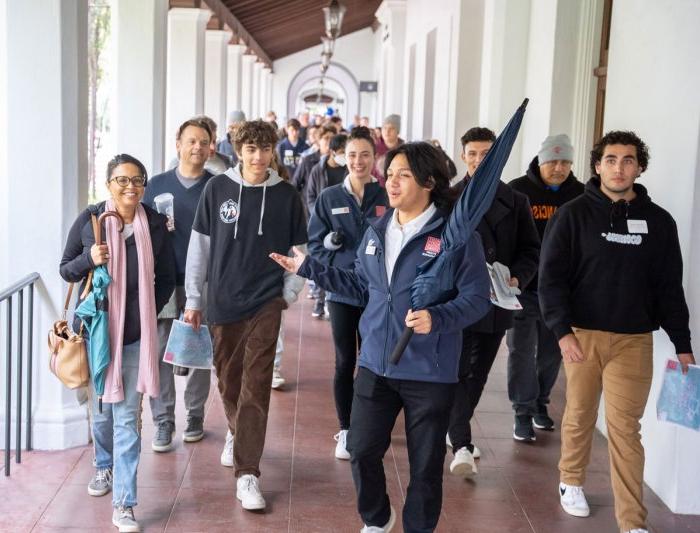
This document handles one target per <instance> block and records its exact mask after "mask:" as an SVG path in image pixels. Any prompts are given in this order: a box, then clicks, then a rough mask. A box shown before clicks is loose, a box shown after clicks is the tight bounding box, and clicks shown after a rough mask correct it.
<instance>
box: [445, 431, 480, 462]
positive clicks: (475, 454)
mask: <svg viewBox="0 0 700 533" xmlns="http://www.w3.org/2000/svg"><path fill="white" fill-rule="evenodd" d="M445 444H447V445H448V446H449V447H450V448H452V441H451V440H450V434H449V433H448V434H447V435H445ZM472 457H473V458H474V459H481V450H480V449H479V447H478V446H474V451H473V452H472Z"/></svg>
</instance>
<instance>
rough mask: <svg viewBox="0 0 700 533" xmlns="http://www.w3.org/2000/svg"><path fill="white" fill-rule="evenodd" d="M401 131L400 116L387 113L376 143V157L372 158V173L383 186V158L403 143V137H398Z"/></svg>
mask: <svg viewBox="0 0 700 533" xmlns="http://www.w3.org/2000/svg"><path fill="white" fill-rule="evenodd" d="M400 131H401V116H400V115H388V116H387V117H386V118H385V119H384V120H383V121H382V137H381V138H380V139H379V140H378V141H377V143H376V148H377V150H376V154H375V155H376V158H375V160H374V170H373V171H372V175H373V176H374V177H375V178H377V181H379V184H380V185H381V186H382V187H384V182H385V179H384V159H385V158H386V154H387V152H388V151H389V150H393V149H394V148H396V147H397V146H399V145H401V144H403V142H404V141H403V139H401V138H400V137H399V132H400Z"/></svg>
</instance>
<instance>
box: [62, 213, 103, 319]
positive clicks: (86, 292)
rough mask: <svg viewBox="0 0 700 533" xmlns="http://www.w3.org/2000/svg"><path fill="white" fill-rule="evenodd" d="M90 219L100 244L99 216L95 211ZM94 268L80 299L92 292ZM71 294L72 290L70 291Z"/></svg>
mask: <svg viewBox="0 0 700 533" xmlns="http://www.w3.org/2000/svg"><path fill="white" fill-rule="evenodd" d="M90 219H91V220H92V232H93V234H94V235H95V244H98V245H99V244H100V239H101V237H100V233H101V232H100V225H99V223H98V222H97V217H96V216H95V213H91V214H90ZM92 272H93V271H92V270H91V271H90V273H89V274H88V275H87V281H86V282H85V289H83V293H82V294H81V295H80V299H81V300H84V299H85V297H86V296H87V295H88V294H89V293H90V289H92ZM69 294H70V292H69ZM67 308H68V303H67V302H66V309H67Z"/></svg>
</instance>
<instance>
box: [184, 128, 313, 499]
mask: <svg viewBox="0 0 700 533" xmlns="http://www.w3.org/2000/svg"><path fill="white" fill-rule="evenodd" d="M276 135H277V134H276V131H275V129H274V127H273V126H272V125H270V124H269V123H267V122H263V121H262V120H255V121H251V122H246V123H244V124H243V125H241V126H240V127H239V128H238V129H237V130H236V132H235V134H234V137H233V141H234V147H235V149H236V153H237V154H238V158H239V164H238V165H236V166H235V167H234V168H231V169H229V170H227V171H226V173H225V174H221V175H219V176H215V177H213V178H211V179H210V180H209V182H208V183H207V185H206V187H205V188H204V192H203V193H202V198H201V200H200V202H199V206H198V207H197V214H196V215H195V220H194V225H193V226H192V236H191V238H190V245H189V249H188V251H187V268H186V272H185V291H186V293H187V303H186V310H185V321H186V322H189V323H190V324H192V326H193V327H194V328H195V329H196V328H198V327H199V324H200V322H201V315H202V291H203V289H204V281H205V280H207V281H208V284H209V285H208V292H207V308H206V309H207V316H208V322H209V325H210V329H211V333H212V336H213V338H214V367H215V368H216V374H217V376H218V378H219V380H218V387H219V393H220V394H221V399H222V402H223V405H224V412H225V413H226V418H227V420H228V427H229V434H228V435H227V437H226V445H225V446H224V450H223V452H222V454H221V462H222V464H224V465H225V466H233V467H234V468H235V475H236V477H237V478H238V480H237V484H236V497H237V498H238V499H239V500H240V501H241V504H242V506H243V508H244V509H247V510H261V509H264V508H265V499H264V498H263V496H262V493H261V491H260V485H259V483H258V477H259V476H260V458H261V457H262V453H263V447H264V445H265V432H266V428H267V414H268V408H269V406H270V382H271V381H272V372H273V361H274V358H275V348H276V346H277V336H278V333H279V329H280V319H281V314H282V310H283V309H286V308H287V306H288V305H289V304H291V303H292V302H293V301H294V300H296V298H297V295H298V293H299V291H300V290H301V288H302V287H303V280H302V279H301V278H300V277H298V276H295V275H290V274H284V275H283V271H281V270H280V269H279V268H277V266H276V265H275V264H274V263H273V262H272V261H270V260H269V259H268V256H269V254H270V253H273V252H274V253H279V254H284V255H286V254H288V253H289V252H290V250H291V248H292V247H293V246H302V245H303V246H305V245H306V242H307V240H308V239H307V236H306V216H305V215H304V208H303V206H302V204H301V199H300V198H299V195H298V194H297V192H296V190H295V189H294V187H293V186H292V185H291V184H289V183H287V182H285V181H283V180H282V179H281V178H280V177H279V175H278V174H277V173H276V172H275V171H274V170H273V169H272V168H270V163H271V162H272V154H273V150H274V149H275V142H276V140H277V137H276ZM234 438H235V446H234Z"/></svg>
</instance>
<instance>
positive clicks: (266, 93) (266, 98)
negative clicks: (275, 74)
mask: <svg viewBox="0 0 700 533" xmlns="http://www.w3.org/2000/svg"><path fill="white" fill-rule="evenodd" d="M260 76H261V79H262V85H263V89H262V91H261V97H262V101H263V105H262V107H263V114H264V113H267V112H268V111H270V110H271V109H272V104H271V102H270V95H271V94H272V70H271V69H270V67H264V68H263V69H262V72H261V74H260Z"/></svg>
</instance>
